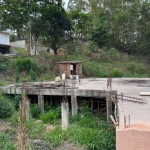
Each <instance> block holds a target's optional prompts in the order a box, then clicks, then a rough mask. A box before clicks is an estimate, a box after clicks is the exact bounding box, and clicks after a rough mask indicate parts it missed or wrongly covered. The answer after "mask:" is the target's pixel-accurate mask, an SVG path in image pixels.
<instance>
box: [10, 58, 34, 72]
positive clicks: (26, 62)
mask: <svg viewBox="0 0 150 150" xmlns="http://www.w3.org/2000/svg"><path fill="white" fill-rule="evenodd" d="M13 65H14V66H15V67H16V68H17V69H18V70H19V71H20V72H21V71H26V72H28V73H29V72H30V69H32V70H36V69H37V64H36V63H34V62H32V61H31V59H30V58H28V57H25V58H16V59H15V60H14V61H13Z"/></svg>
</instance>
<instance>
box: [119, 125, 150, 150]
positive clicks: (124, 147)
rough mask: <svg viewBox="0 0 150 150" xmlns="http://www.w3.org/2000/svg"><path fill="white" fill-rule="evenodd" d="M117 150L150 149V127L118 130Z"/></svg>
mask: <svg viewBox="0 0 150 150" xmlns="http://www.w3.org/2000/svg"><path fill="white" fill-rule="evenodd" d="M138 126H143V125H138ZM116 150H150V127H148V128H147V127H144V128H141V129H136V128H125V129H120V130H118V131H117V132H116Z"/></svg>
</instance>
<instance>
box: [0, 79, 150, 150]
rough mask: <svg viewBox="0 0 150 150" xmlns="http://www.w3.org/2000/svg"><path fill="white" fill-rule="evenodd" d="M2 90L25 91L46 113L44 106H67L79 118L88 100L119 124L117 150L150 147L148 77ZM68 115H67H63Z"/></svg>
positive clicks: (11, 91) (45, 84)
mask: <svg viewBox="0 0 150 150" xmlns="http://www.w3.org/2000/svg"><path fill="white" fill-rule="evenodd" d="M109 82H111V84H110V83H109ZM64 83H65V84H64ZM0 89H1V91H2V92H3V93H5V94H12V95H13V94H15V93H17V94H21V93H22V92H23V91H24V90H25V91H26V93H27V95H28V97H29V99H31V101H32V100H33V98H34V99H35V101H36V102H37V103H38V105H39V107H40V110H41V112H44V104H45V103H46V102H47V101H49V102H51V103H53V104H61V103H67V104H68V105H67V104H65V105H64V106H63V108H65V107H67V106H68V107H69V108H70V109H71V111H72V115H76V114H77V111H78V109H80V107H81V103H82V101H86V102H87V104H88V106H89V109H90V110H91V111H92V112H93V113H100V112H102V111H104V113H105V114H106V118H107V121H108V122H109V123H112V122H113V123H114V124H115V125H116V149H117V150H124V149H125V150H149V148H150V130H149V129H150V115H149V113H150V95H148V94H147V96H143V95H142V94H141V95H140V92H150V79H148V78H146V79H127V78H118V79H116V78H115V79H112V80H110V79H106V78H101V79H100V78H90V79H81V80H80V81H79V80H70V79H66V80H65V81H64V82H62V83H60V84H59V85H57V84H55V82H54V81H51V82H36V83H25V84H18V85H9V86H6V87H1V88H0ZM64 97H67V100H66V99H64ZM62 111H63V109H62ZM65 114H67V113H66V112H65V113H64V115H63V116H65ZM64 120H65V119H64ZM65 121H66V123H67V120H65ZM143 124H144V125H143ZM121 143H122V144H121Z"/></svg>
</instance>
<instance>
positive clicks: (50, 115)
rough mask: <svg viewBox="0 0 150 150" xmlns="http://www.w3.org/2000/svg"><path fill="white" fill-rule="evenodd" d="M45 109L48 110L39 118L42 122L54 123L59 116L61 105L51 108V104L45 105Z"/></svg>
mask: <svg viewBox="0 0 150 150" xmlns="http://www.w3.org/2000/svg"><path fill="white" fill-rule="evenodd" d="M46 110H47V111H48V112H46V113H44V114H41V116H40V118H41V120H42V121H43V122H44V123H52V124H55V123H56V120H57V119H60V117H61V107H57V108H52V107H51V106H48V105H46Z"/></svg>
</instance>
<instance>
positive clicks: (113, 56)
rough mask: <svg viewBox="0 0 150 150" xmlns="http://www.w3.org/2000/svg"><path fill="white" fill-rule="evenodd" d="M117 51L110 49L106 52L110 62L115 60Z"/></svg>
mask: <svg viewBox="0 0 150 150" xmlns="http://www.w3.org/2000/svg"><path fill="white" fill-rule="evenodd" d="M118 55H119V54H118V50H117V49H115V48H111V49H110V50H109V51H108V56H109V58H110V59H111V60H115V59H117V58H118Z"/></svg>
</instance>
